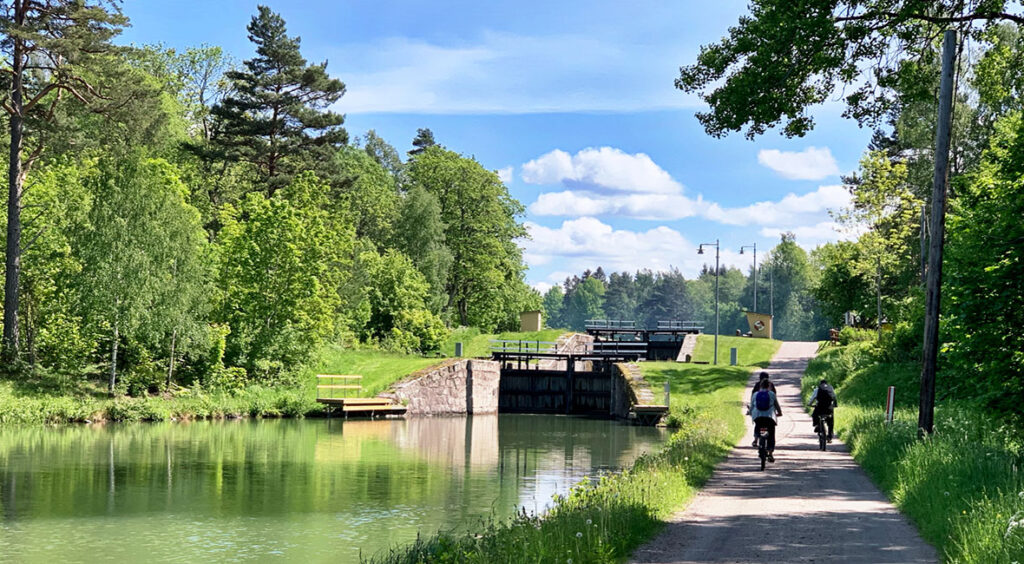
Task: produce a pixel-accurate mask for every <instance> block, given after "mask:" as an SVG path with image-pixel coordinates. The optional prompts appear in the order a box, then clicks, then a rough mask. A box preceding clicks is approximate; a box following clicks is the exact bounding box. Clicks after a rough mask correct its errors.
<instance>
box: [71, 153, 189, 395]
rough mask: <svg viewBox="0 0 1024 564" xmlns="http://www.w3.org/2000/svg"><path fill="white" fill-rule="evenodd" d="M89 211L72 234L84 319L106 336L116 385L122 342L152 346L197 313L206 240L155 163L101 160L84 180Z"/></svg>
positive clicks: (180, 192) (165, 170) (178, 188)
mask: <svg viewBox="0 0 1024 564" xmlns="http://www.w3.org/2000/svg"><path fill="white" fill-rule="evenodd" d="M84 182H85V185H86V187H87V189H88V190H89V192H90V195H91V199H92V206H91V208H90V209H89V212H88V217H87V220H86V221H87V223H86V224H85V225H82V226H81V227H80V228H79V229H78V232H77V233H76V235H75V241H74V248H75V252H76V255H77V258H78V261H79V262H80V264H81V265H82V266H81V268H82V269H81V275H80V276H79V277H78V282H79V287H78V294H79V296H80V299H81V300H82V304H83V306H84V313H83V318H84V319H85V320H86V321H87V323H89V325H90V327H91V328H92V329H93V330H94V331H96V332H97V333H98V334H106V335H109V336H110V338H111V341H110V342H111V381H110V387H111V389H113V387H114V386H115V384H116V381H115V378H116V369H117V346H118V343H119V341H120V339H122V338H127V339H131V340H135V341H140V342H152V341H153V340H155V339H159V338H160V337H162V336H163V335H166V334H169V333H171V332H172V331H173V330H174V329H175V328H176V327H180V326H183V325H191V324H192V323H193V320H192V318H193V317H196V316H202V315H203V313H204V312H203V307H204V304H203V303H197V302H198V298H197V297H198V296H201V295H203V294H204V293H205V292H206V284H207V282H208V276H209V272H208V266H207V264H208V263H207V262H206V261H205V260H204V254H205V253H206V252H207V250H206V245H207V240H206V237H205V235H204V233H203V231H202V228H201V226H200V224H199V213H198V212H197V211H196V210H195V209H194V208H192V207H191V206H190V205H189V204H188V203H187V202H186V195H187V189H186V188H185V186H184V185H183V184H182V183H181V181H180V179H179V178H178V176H177V175H176V173H175V170H174V168H173V167H172V166H171V165H170V164H169V163H167V162H166V161H164V160H162V159H145V158H143V157H142V156H141V155H138V154H133V155H125V156H124V157H122V158H119V159H117V160H116V161H115V160H113V159H105V160H101V161H100V162H99V164H98V167H97V169H96V170H95V172H94V173H93V174H90V175H89V176H87V177H86V178H85V179H84Z"/></svg>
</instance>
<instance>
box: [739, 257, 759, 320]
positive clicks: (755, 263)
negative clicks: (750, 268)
mask: <svg viewBox="0 0 1024 564" xmlns="http://www.w3.org/2000/svg"><path fill="white" fill-rule="evenodd" d="M743 249H754V313H757V243H754V244H753V245H743V246H742V247H740V254H741V255H742V254H743Z"/></svg>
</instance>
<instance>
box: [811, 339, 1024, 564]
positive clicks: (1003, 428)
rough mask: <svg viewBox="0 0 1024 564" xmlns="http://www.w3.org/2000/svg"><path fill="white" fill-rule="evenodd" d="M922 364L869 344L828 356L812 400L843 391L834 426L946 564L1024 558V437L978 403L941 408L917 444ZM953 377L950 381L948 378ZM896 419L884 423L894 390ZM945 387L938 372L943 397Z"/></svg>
mask: <svg viewBox="0 0 1024 564" xmlns="http://www.w3.org/2000/svg"><path fill="white" fill-rule="evenodd" d="M919 372H920V366H919V364H917V363H914V362H904V363H882V362H879V361H878V356H877V354H876V352H874V351H872V350H871V349H870V348H869V346H867V345H864V344H859V345H852V346H850V347H842V348H835V349H829V350H825V351H823V352H822V354H820V355H819V356H818V358H816V359H814V360H813V361H812V362H811V364H810V366H809V367H808V371H807V376H806V377H805V378H804V382H803V389H804V393H805V396H806V394H807V393H809V391H810V390H811V389H812V388H813V387H814V385H815V384H816V383H817V381H818V379H820V378H826V379H828V380H829V382H831V383H833V384H834V385H835V386H836V392H837V394H838V395H839V402H840V403H839V405H840V407H839V409H838V410H837V411H836V429H837V432H838V433H839V434H840V435H841V436H842V437H843V439H844V440H845V441H846V442H847V443H848V444H849V445H850V447H851V450H852V452H853V455H854V457H855V458H856V459H857V461H858V462H859V463H860V464H861V466H862V467H863V468H864V469H865V470H866V471H867V473H868V474H869V475H870V476H871V477H872V479H873V480H874V481H875V482H876V483H877V484H878V485H879V486H880V487H881V488H882V489H883V490H884V491H885V492H886V494H887V495H888V496H889V497H890V498H891V499H892V500H893V502H894V503H895V504H896V505H897V506H898V507H899V508H900V509H901V510H902V511H903V512H904V513H905V514H906V515H907V516H908V517H910V519H911V520H912V521H913V522H914V523H915V524H916V525H917V526H918V528H919V529H920V531H921V534H922V536H923V537H924V538H925V540H927V541H928V542H930V543H932V544H934V545H935V546H936V547H937V548H938V549H939V551H940V553H941V554H942V555H943V558H944V560H945V561H948V562H964V563H983V562H1013V561H1024V473H1022V472H1021V469H1022V467H1024V440H1022V439H1021V435H1020V430H1019V429H1017V428H1016V427H1012V426H1011V424H1009V423H1005V422H1003V421H1002V419H1001V418H998V417H996V415H995V414H992V413H990V412H986V411H984V410H983V409H982V408H981V407H980V406H979V405H978V404H976V403H971V402H967V401H945V402H942V401H940V402H939V405H938V407H937V409H936V417H935V432H934V434H933V435H931V436H930V437H929V438H927V439H925V440H919V439H918V438H917V400H918V375H919ZM947 377H948V376H947ZM890 385H894V386H896V413H895V421H894V423H893V424H886V423H885V420H884V407H885V398H886V389H887V387H888V386H890ZM942 385H943V382H942V380H941V375H940V397H941V395H942V392H941V388H942Z"/></svg>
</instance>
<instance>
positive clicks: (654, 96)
mask: <svg viewBox="0 0 1024 564" xmlns="http://www.w3.org/2000/svg"><path fill="white" fill-rule="evenodd" d="M687 49H688V48H687V47H686V46H682V45H678V44H676V45H671V46H667V47H664V48H660V49H653V50H652V49H649V48H648V49H645V50H644V51H643V53H644V54H643V56H641V55H640V54H639V53H638V51H639V49H638V48H637V47H635V46H633V45H629V44H616V43H614V42H611V41H606V40H604V39H603V38H599V37H592V36H588V35H572V34H560V35H543V36H538V35H524V34H514V33H504V32H493V31H488V32H484V33H482V34H481V35H480V37H479V39H478V40H476V41H475V42H472V43H468V44H467V43H462V44H458V45H454V44H444V43H439V42H433V43H431V42H426V41H423V40H419V39H411V38H404V37H398V38H390V39H384V40H380V41H376V42H373V43H358V44H347V45H343V46H341V47H340V48H337V49H335V50H333V51H331V52H329V53H328V55H329V56H328V58H329V59H330V61H331V62H332V65H331V67H330V68H331V70H332V71H333V72H335V73H337V75H338V76H339V77H340V78H342V79H343V80H344V81H345V84H346V86H347V92H346V94H345V96H344V97H342V98H341V100H339V101H338V102H337V104H335V108H336V109H337V111H340V112H344V113H351V114H358V113H371V112H402V113H443V114H474V113H530V112H573V111H615V112H628V111H639V110H650V109H659V108H684V107H694V106H696V105H697V104H698V103H699V100H698V99H697V98H696V97H695V96H693V95H689V94H684V93H682V92H680V91H678V90H676V89H675V88H673V86H672V81H671V80H665V79H664V76H665V69H666V68H668V69H672V68H674V67H675V66H677V65H678V62H679V61H680V60H686V59H687V58H688V57H689V53H688V52H687ZM335 61H337V62H335ZM609 76H614V77H615V80H612V81H609V80H608V77H609ZM552 93H557V94H555V95H553V94H552Z"/></svg>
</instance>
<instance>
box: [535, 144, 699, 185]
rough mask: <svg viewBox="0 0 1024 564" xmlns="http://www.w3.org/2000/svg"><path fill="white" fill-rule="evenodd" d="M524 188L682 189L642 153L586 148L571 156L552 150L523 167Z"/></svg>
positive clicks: (610, 148) (609, 148)
mask: <svg viewBox="0 0 1024 564" xmlns="http://www.w3.org/2000/svg"><path fill="white" fill-rule="evenodd" d="M522 176H523V181H524V182H526V183H528V184H561V185H563V186H565V187H567V188H573V189H578V190H589V191H595V192H610V193H630V194H633V193H641V194H677V193H681V192H682V191H683V186H682V185H681V184H679V183H678V182H676V181H675V180H673V179H672V176H671V175H669V173H668V172H666V171H665V170H664V169H663V168H661V167H660V166H658V165H657V164H655V163H654V161H653V160H651V157H648V156H647V155H645V154H643V153H636V154H633V155H630V154H629V153H625V152H623V151H622V150H620V149H615V148H612V147H600V148H587V149H583V150H582V151H579V152H578V153H576V154H575V155H570V154H569V153H566V152H565V151H561V150H558V149H555V150H554V151H551V152H550V153H547V154H545V155H541V156H540V157H537V158H536V159H534V160H532V161H530V162H528V163H526V164H524V165H523V173H522Z"/></svg>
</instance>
